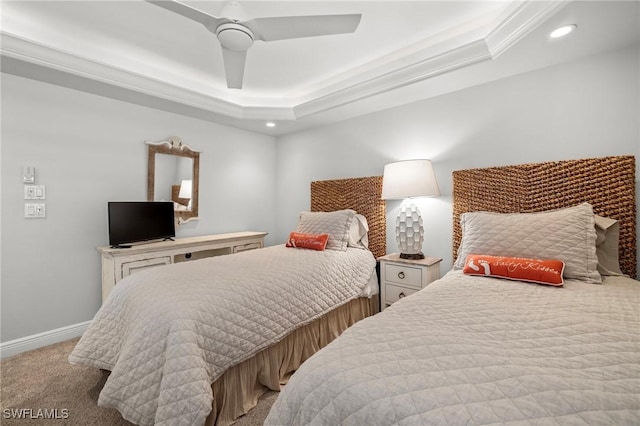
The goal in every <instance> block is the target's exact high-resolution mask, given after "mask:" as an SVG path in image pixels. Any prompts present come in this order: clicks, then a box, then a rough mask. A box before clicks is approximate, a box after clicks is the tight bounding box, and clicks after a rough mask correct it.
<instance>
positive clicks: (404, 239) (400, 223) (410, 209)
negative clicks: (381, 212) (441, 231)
mask: <svg viewBox="0 0 640 426" xmlns="http://www.w3.org/2000/svg"><path fill="white" fill-rule="evenodd" d="M396 242H397V243H398V248H399V249H400V253H401V255H400V257H401V258H402V259H424V255H423V254H422V243H423V242H424V228H423V227H422V215H421V214H420V209H418V206H416V205H415V204H414V203H413V202H411V201H405V202H404V203H402V205H401V206H400V212H399V213H398V217H397V218H396ZM405 256H406V257H405ZM409 256H415V257H409ZM420 256H422V257H420Z"/></svg>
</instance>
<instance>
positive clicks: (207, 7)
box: [1, 0, 640, 134]
mask: <svg viewBox="0 0 640 426" xmlns="http://www.w3.org/2000/svg"><path fill="white" fill-rule="evenodd" d="M185 3H187V4H189V5H190V6H192V7H195V8H198V9H200V10H202V11H204V12H207V13H209V14H211V15H214V16H220V12H221V10H222V8H223V7H224V5H225V3H226V2H220V1H185ZM639 4H640V3H639V2H637V1H620V2H613V1H602V2H598V1H575V2H561V1H506V0H505V1H479V0H476V1H424V0H423V1H244V2H242V5H243V6H244V9H245V11H246V12H247V14H248V15H249V16H251V17H263V16H290V15H315V14H342V13H361V14H362V20H361V23H360V25H359V27H358V29H357V30H356V32H355V33H353V34H341V35H331V36H322V37H312V38H302V39H293V40H283V41H274V42H267V43H265V42H261V41H256V42H255V43H254V45H253V46H252V47H251V48H250V49H249V51H248V55H247V64H246V70H245V77H244V86H243V88H242V89H240V90H238V89H228V88H227V87H226V83H225V76H224V68H223V63H222V55H221V49H220V45H219V43H218V41H217V39H216V37H215V35H214V34H212V33H210V32H209V31H208V30H207V29H206V28H205V27H204V26H202V25H201V24H199V23H197V22H194V21H191V20H189V19H187V18H185V17H183V16H180V15H177V14H175V13H173V12H170V11H168V10H166V9H163V8H160V7H158V6H156V5H154V4H151V3H148V2H145V1H143V0H130V1H115V0H106V1H88V0H87V1H7V0H3V1H2V4H1V6H2V10H1V12H2V22H1V24H2V25H1V35H2V49H1V53H2V69H3V71H5V72H9V73H14V74H18V75H23V76H26V77H30V78H36V79H40V80H44V81H49V82H52V83H55V84H61V85H65V86H68V87H73V88H76V89H80V90H85V91H89V92H93V93H97V94H100V95H104V96H109V97H113V98H118V99H123V100H127V101H129V102H136V103H139V104H141V105H147V106H151V107H155V108H161V109H164V110H168V111H172V112H176V113H180V114H185V115H189V116H193V117H197V118H202V119H206V120H210V121H214V122H220V123H223V124H229V125H232V126H236V127H241V128H246V129H249V130H253V131H258V132H261V133H267V134H283V133H288V132H294V131H298V130H302V129H305V128H308V127H312V126H316V125H321V124H327V123H330V122H334V121H337V120H341V119H345V118H348V117H353V116H357V115H359V114H364V113H368V112H373V111H377V110H380V109H384V108H389V107H393V106H396V105H399V104H402V103H406V102H411V101H416V100H420V99H424V98H428V97H430V96H436V95H439V94H442V93H446V92H448V91H452V90H459V89H461V88H464V87H468V86H471V85H474V84H481V83H484V82H487V81H491V80H494V79H497V78H502V77H506V76H508V75H513V74H517V73H521V72H526V71H528V70H532V69H536V68H540V67H544V66H548V65H552V64H555V63H559V62H562V61H566V60H571V59H575V58H577V57H580V56H584V55H588V54H593V53H597V52H600V51H603V50H607V49H613V48H617V47H622V46H625V45H628V44H631V43H637V42H638V40H639V28H640V22H639V21H640V8H639ZM562 23H574V24H577V25H578V30H577V31H576V32H575V33H574V34H572V35H570V36H569V37H568V38H567V39H565V40H561V41H554V42H552V41H550V40H549V39H548V37H547V34H548V32H549V31H550V30H551V29H553V28H554V27H555V26H556V25H559V24H562ZM266 121H274V122H276V123H277V126H276V127H275V128H274V129H268V128H266V127H265V126H264V124H265V122H266Z"/></svg>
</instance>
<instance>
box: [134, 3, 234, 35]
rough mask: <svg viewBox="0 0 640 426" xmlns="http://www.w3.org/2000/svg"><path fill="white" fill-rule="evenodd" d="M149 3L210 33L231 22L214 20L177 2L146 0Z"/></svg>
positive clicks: (221, 19)
mask: <svg viewBox="0 0 640 426" xmlns="http://www.w3.org/2000/svg"><path fill="white" fill-rule="evenodd" d="M146 1H147V2H149V3H152V4H155V5H156V6H160V7H162V8H164V9H167V10H170V11H171V12H174V13H177V14H178V15H182V16H184V17H185V18H189V19H191V20H193V21H196V22H199V23H201V24H202V25H204V26H205V27H207V29H208V30H209V31H211V32H212V33H215V32H216V28H218V26H219V25H220V24H224V23H227V22H231V20H229V19H227V18H216V17H215V16H212V15H209V14H208V13H205V12H203V11H201V10H198V9H195V8H193V7H191V6H189V5H188V4H184V3H181V2H179V1H174V0H146Z"/></svg>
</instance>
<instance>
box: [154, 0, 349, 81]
mask: <svg viewBox="0 0 640 426" xmlns="http://www.w3.org/2000/svg"><path fill="white" fill-rule="evenodd" d="M146 1H148V2H149V3H152V4H155V5H156V6H160V7H162V8H164V9H167V10H169V11H171V12H174V13H177V14H178V15H182V16H184V17H185V18H188V19H191V20H192V21H195V22H199V23H200V24H202V25H204V26H205V27H206V28H207V29H208V30H209V31H210V32H212V33H215V34H216V37H217V38H218V41H219V42H220V45H221V46H222V60H223V62H224V70H225V75H226V79H227V87H228V88H230V89H241V88H242V80H243V79H244V66H245V62H246V53H247V50H248V49H249V48H250V47H251V46H252V45H253V42H254V40H262V41H265V42H268V41H277V40H286V39H292V38H302V37H315V36H321V35H331V34H346V33H352V32H354V31H355V30H356V29H357V28H358V25H359V24H360V18H361V17H362V15H361V14H348V15H312V16H278V17H267V18H249V17H248V16H247V14H246V13H245V11H244V8H243V7H242V5H241V4H240V3H239V2H237V1H235V0H234V1H230V2H229V3H227V5H226V6H225V7H224V8H223V9H222V17H220V18H218V17H215V16H212V15H209V14H208V13H205V12H203V11H201V10H198V9H195V8H193V7H191V6H189V5H187V4H185V3H182V2H179V1H175V0H146Z"/></svg>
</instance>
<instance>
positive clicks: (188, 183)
mask: <svg viewBox="0 0 640 426" xmlns="http://www.w3.org/2000/svg"><path fill="white" fill-rule="evenodd" d="M192 182H193V181H192V180H191V179H185V180H183V181H182V182H181V183H180V192H179V193H178V198H189V199H191V188H192Z"/></svg>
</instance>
